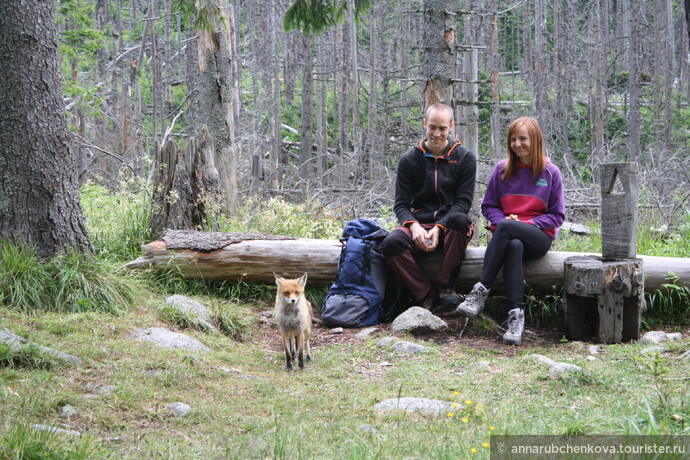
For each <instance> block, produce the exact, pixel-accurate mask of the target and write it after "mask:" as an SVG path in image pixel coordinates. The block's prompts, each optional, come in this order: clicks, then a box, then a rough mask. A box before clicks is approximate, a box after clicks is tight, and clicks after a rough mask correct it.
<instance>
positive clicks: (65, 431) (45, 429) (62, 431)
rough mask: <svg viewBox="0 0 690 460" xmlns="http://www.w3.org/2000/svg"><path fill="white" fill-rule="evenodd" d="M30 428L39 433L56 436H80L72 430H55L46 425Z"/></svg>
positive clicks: (55, 428)
mask: <svg viewBox="0 0 690 460" xmlns="http://www.w3.org/2000/svg"><path fill="white" fill-rule="evenodd" d="M31 428H34V429H36V430H41V431H50V432H51V433H57V434H65V435H67V436H81V433H80V432H78V431H73V430H65V429H63V428H57V427H54V426H48V425H40V424H39V425H31Z"/></svg>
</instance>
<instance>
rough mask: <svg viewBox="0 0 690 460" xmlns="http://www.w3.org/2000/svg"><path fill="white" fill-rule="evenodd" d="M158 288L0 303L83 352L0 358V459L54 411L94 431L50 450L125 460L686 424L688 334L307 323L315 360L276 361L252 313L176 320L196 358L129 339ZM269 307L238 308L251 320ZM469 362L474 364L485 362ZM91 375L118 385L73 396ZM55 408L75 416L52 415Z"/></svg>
mask: <svg viewBox="0 0 690 460" xmlns="http://www.w3.org/2000/svg"><path fill="white" fill-rule="evenodd" d="M159 300H160V299H151V300H150V301H149V302H147V303H146V306H145V307H144V308H140V309H139V310H137V311H136V312H132V313H130V314H127V315H125V316H122V317H118V318H115V317H112V316H110V315H107V314H103V313H88V314H86V313H82V314H74V315H71V316H70V319H69V321H67V323H69V324H67V325H65V324H64V322H63V321H60V320H59V319H58V318H59V315H57V314H45V315H27V314H25V313H22V312H19V311H13V312H10V313H9V315H8V316H7V318H6V320H7V322H8V323H9V324H12V325H13V327H14V328H16V329H17V330H18V332H21V333H22V334H24V335H27V336H30V337H31V338H32V340H34V341H35V342H36V343H40V344H47V343H50V344H51V345H52V346H54V347H57V348H60V349H63V350H64V351H67V352H69V353H71V354H75V355H77V356H80V357H81V358H82V359H83V361H84V364H83V365H82V366H81V367H51V368H47V369H46V368H42V367H40V366H39V367H35V366H31V365H27V366H20V367H13V368H8V367H5V368H1V369H0V420H2V422H0V446H3V447H0V458H30V457H20V456H16V455H15V456H14V457H12V456H11V455H10V454H9V453H8V452H10V451H9V450H8V449H7V448H6V447H5V446H7V445H10V444H11V445H17V444H18V441H17V440H16V439H17V438H27V440H26V442H25V444H30V439H31V437H32V436H34V434H32V433H30V432H29V431H27V430H25V431H21V432H20V433H19V434H18V433H17V432H16V428H15V427H16V425H17V423H19V424H22V423H23V424H24V426H26V425H27V424H45V425H50V426H56V425H57V424H60V423H62V424H64V427H65V428H68V429H72V430H76V431H83V432H84V433H85V434H86V435H87V436H88V438H89V439H92V440H98V441H91V442H86V444H88V447H84V446H83V445H81V444H79V443H77V445H76V446H72V447H68V446H67V445H63V446H58V447H55V449H56V450H57V451H59V452H69V449H72V450H73V451H76V450H78V449H80V448H81V449H82V450H88V451H89V453H90V456H88V457H87V458H123V459H136V458H157V457H163V458H324V459H326V458H352V459H355V458H356V459H359V458H372V459H373V458H392V459H397V458H399V459H402V458H438V459H455V458H469V457H471V456H472V455H473V454H472V449H475V450H476V451H477V456H476V457H473V458H488V449H486V448H485V447H483V444H484V443H487V442H489V438H490V435H491V434H554V435H562V434H626V433H629V434H631V433H644V434H647V433H659V434H662V433H663V434H690V427H689V426H688V424H687V420H689V418H688V417H690V407H688V405H687V403H686V402H685V399H686V398H685V396H684V394H685V386H686V383H685V381H684V380H683V379H684V378H685V377H686V374H687V365H686V363H685V362H684V361H682V360H679V359H678V356H679V355H680V354H681V353H682V352H683V351H684V350H685V349H687V348H688V345H689V343H688V341H687V340H686V341H684V342H682V343H680V344H676V346H675V348H670V351H669V355H668V356H662V357H650V358H639V356H640V351H641V349H642V348H644V347H643V346H640V345H635V344H622V345H609V346H602V348H603V353H602V354H601V355H599V356H598V359H597V360H596V361H588V360H586V359H585V357H586V355H587V353H586V347H587V344H582V343H577V342H575V343H563V344H554V345H553V346H552V347H549V348H547V349H543V348H539V347H535V346H534V345H530V342H529V341H527V342H526V344H525V346H523V347H521V348H520V349H519V350H518V353H517V354H513V353H504V352H500V349H501V347H500V346H499V347H497V350H498V351H499V352H498V353H483V352H480V351H478V350H477V349H476V348H475V347H474V343H473V339H472V338H471V337H466V338H463V339H459V340H457V342H456V343H453V344H446V345H441V344H437V343H434V342H428V341H425V340H424V338H423V337H420V338H414V337H411V336H406V335H403V336H401V337H402V338H405V339H409V340H413V341H416V342H418V343H423V344H425V345H427V346H429V347H430V348H431V349H432V351H431V352H430V353H428V354H425V355H423V356H406V355H397V354H395V353H393V352H391V351H390V350H387V349H380V348H378V347H377V346H376V345H375V343H376V340H377V339H378V337H376V336H375V337H373V338H371V339H368V340H361V341H355V342H354V343H352V342H350V341H343V342H342V343H335V344H330V345H319V336H318V335H317V336H316V337H315V339H314V341H313V345H312V349H313V350H312V352H313V357H314V361H313V363H311V364H308V365H307V367H306V369H305V371H303V372H292V373H288V372H286V371H285V370H284V362H283V354H282V351H281V350H280V346H279V344H278V342H279V334H278V332H277V330H276V329H275V326H271V325H267V324H265V323H264V324H259V323H256V322H254V323H253V324H252V325H251V326H249V327H250V328H251V330H252V332H253V334H251V335H250V336H249V337H246V338H245V340H244V341H238V340H235V339H233V338H232V337H229V336H226V335H223V334H212V333H203V332H199V331H194V330H191V329H186V330H182V331H181V332H184V333H187V334H189V335H191V336H193V337H195V338H197V339H198V340H200V341H202V342H203V343H205V344H206V345H208V346H210V347H211V348H212V349H213V351H212V352H211V353H208V354H198V353H190V352H185V351H174V350H173V351H170V350H162V349H158V348H156V347H153V346H150V345H148V344H145V343H141V342H135V341H133V340H131V339H129V338H128V337H129V333H130V331H132V330H133V329H134V328H136V327H140V326H145V325H151V324H159V325H164V323H161V321H160V318H159V317H158V316H157V311H156V309H155V307H154V305H155V304H157V303H158V301H159ZM268 307H269V305H265V304H259V305H255V306H253V307H246V308H247V309H246V310H245V312H246V314H247V315H252V316H254V317H257V316H258V313H259V312H260V311H262V310H265V309H266V308H268ZM169 327H171V328H173V329H174V326H173V325H169ZM56 332H58V333H57V334H56ZM317 334H328V331H327V330H322V329H319V330H318V332H317ZM534 353H538V354H543V355H547V356H549V357H551V358H552V359H555V360H558V361H566V362H571V363H574V364H577V365H579V366H582V367H583V368H584V373H583V374H580V375H566V376H565V377H563V378H560V379H555V380H552V379H549V378H548V377H547V368H546V367H545V366H544V365H543V364H541V363H539V362H538V361H537V360H536V359H534V358H532V357H531V356H530V355H531V354H534ZM190 355H194V356H196V358H197V359H189V356H190ZM654 360H660V362H658V363H656V364H655V361H654ZM479 361H488V362H489V364H490V369H487V368H485V367H483V366H480V365H479ZM89 385H91V387H90V386H89ZM99 385H114V386H115V388H116V390H115V391H114V392H113V393H112V394H110V395H101V396H97V397H95V398H86V397H85V395H88V394H90V393H93V390H91V389H90V388H92V387H93V386H99ZM660 394H663V395H664V397H663V399H660V397H659V395H660ZM399 396H403V397H424V398H432V399H439V400H444V401H449V402H454V403H456V404H457V407H456V408H454V409H452V411H450V412H448V413H443V414H439V415H438V416H428V415H423V414H410V413H404V412H393V413H378V412H376V411H375V410H374V405H375V404H376V403H377V402H380V401H382V400H383V399H387V398H395V397H399ZM176 401H181V402H185V403H187V404H189V405H190V406H191V407H192V412H191V413H190V414H188V415H187V416H186V417H184V418H175V417H173V416H171V415H170V414H169V413H168V411H167V406H168V405H169V404H170V403H172V402H176ZM65 404H70V405H72V406H73V407H75V408H76V409H77V410H78V411H79V415H78V416H75V417H71V418H69V419H62V418H60V416H59V415H58V414H59V409H60V408H61V407H62V406H64V405H65ZM451 414H452V415H451ZM15 422H16V423H15ZM58 439H63V442H68V441H67V440H64V438H62V437H60V436H56V437H55V439H54V441H51V443H48V444H49V445H52V443H53V442H57V440H58ZM22 442H24V441H22ZM69 442H74V440H72V441H69ZM83 442H85V441H83ZM80 446H81V447H80ZM3 448H4V449H5V450H4V451H3V450H1V449H3ZM3 454H4V456H3ZM13 455H14V454H13ZM37 458H42V457H37ZM46 458H51V457H46ZM55 458H61V457H55ZM62 458H73V457H70V456H69V455H67V454H65V456H64V457H62ZM74 458H85V457H78V456H76V455H75V457H74Z"/></svg>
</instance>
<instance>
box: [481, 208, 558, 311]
mask: <svg viewBox="0 0 690 460" xmlns="http://www.w3.org/2000/svg"><path fill="white" fill-rule="evenodd" d="M551 243H553V239H552V238H551V237H550V236H549V235H548V234H547V233H545V232H544V231H542V230H541V229H539V228H537V227H535V226H534V225H532V224H528V223H526V222H520V221H517V220H509V219H504V220H502V221H500V222H499V223H498V225H497V226H496V230H495V231H494V235H493V237H492V238H491V241H489V246H488V247H487V248H486V253H485V254H484V269H483V271H482V277H481V279H480V280H479V281H480V282H481V283H482V284H483V285H484V286H485V287H487V288H491V287H492V286H493V284H494V282H495V281H496V276H498V271H499V270H500V269H501V266H503V282H504V284H505V291H506V297H507V298H508V306H509V307H510V308H516V307H520V308H522V298H523V296H524V285H525V274H524V269H523V266H522V264H523V262H524V261H526V260H532V259H537V258H539V257H541V256H543V255H544V254H546V253H547V252H549V249H551Z"/></svg>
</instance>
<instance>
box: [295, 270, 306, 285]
mask: <svg viewBox="0 0 690 460" xmlns="http://www.w3.org/2000/svg"><path fill="white" fill-rule="evenodd" d="M297 282H298V283H299V284H300V285H301V286H302V287H304V286H306V285H307V274H306V273H305V274H304V275H302V276H300V277H299V278H298V279H297Z"/></svg>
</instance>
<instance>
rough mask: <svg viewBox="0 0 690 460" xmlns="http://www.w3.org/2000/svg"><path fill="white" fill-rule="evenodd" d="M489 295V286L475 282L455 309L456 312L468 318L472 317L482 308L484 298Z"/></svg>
mask: <svg viewBox="0 0 690 460" xmlns="http://www.w3.org/2000/svg"><path fill="white" fill-rule="evenodd" d="M487 297H489V288H487V287H485V286H484V285H483V284H482V283H477V284H475V285H474V287H473V288H472V291H470V293H469V294H467V297H465V301H464V302H463V303H461V304H460V305H459V306H458V308H456V309H455V311H456V312H457V313H460V314H461V315H462V316H466V317H468V318H474V317H475V316H477V315H478V314H479V313H481V312H482V310H483V309H484V303H485V302H486V298H487Z"/></svg>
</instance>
